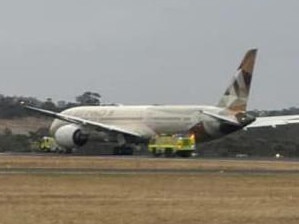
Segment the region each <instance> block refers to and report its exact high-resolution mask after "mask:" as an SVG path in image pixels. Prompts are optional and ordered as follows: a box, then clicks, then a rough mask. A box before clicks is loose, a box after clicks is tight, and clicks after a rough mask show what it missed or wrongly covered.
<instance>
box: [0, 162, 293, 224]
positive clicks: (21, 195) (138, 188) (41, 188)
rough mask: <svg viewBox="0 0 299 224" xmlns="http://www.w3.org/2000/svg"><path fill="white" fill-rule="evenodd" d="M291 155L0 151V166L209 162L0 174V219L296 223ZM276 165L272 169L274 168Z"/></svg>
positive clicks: (22, 223) (17, 223) (20, 223)
mask: <svg viewBox="0 0 299 224" xmlns="http://www.w3.org/2000/svg"><path fill="white" fill-rule="evenodd" d="M251 167H254V168H255V169H258V170H271V171H273V170H275V169H277V170H284V171H288V168H289V170H291V171H294V170H296V171H297V170H298V167H299V164H297V163H296V162H280V161H273V162H265V161H257V162H255V161H216V160H211V161H209V160H176V159H174V160H171V159H168V160H164V159H158V160H155V159H145V158H140V159H137V158H134V159H113V158H101V157H44V156H43V157H30V156H27V157H26V156H25V157H22V156H16V157H14V156H0V168H2V170H3V169H7V170H9V169H11V168H24V169H27V168H77V169H83V168H97V169H110V168H113V169H126V170H127V169H154V168H156V169H159V170H163V169H176V168H178V169H187V170H189V169H192V170H194V169H202V170H204V169H215V171H217V170H219V171H221V172H210V173H204V172H198V173H188V172H186V173H175V172H174V173H169V174H166V173H134V172H132V173H121V172H120V173H115V174H84V173H82V174H53V173H40V174H30V173H28V174H10V173H9V172H8V173H5V172H2V174H0V223H1V224H2V223H3V224H6V223H14V224H29V223H30V224H32V223H40V224H50V223H53V224H54V223H55V224H56V223H72V224H77V223H105V224H118V223H119V224H131V223H140V224H156V223H166V224H168V223H169V224H170V223H171V224H176V223H188V224H193V223H212V224H214V223H215V224H216V223H217V224H218V223H227V224H230V223H238V224H245V223H263V224H264V223H271V224H278V223H288V224H295V223H296V224H297V223H299V206H298V205H299V172H293V173H288V172H285V173H279V172H278V173H275V172H269V173H267V172H265V173H242V172H240V173H238V172H236V173H235V172H233V173H231V172H225V171H226V170H227V171H228V170H234V169H236V170H238V169H246V170H248V169H249V170H250V169H253V168H251ZM277 167H278V168H279V169H278V168H277Z"/></svg>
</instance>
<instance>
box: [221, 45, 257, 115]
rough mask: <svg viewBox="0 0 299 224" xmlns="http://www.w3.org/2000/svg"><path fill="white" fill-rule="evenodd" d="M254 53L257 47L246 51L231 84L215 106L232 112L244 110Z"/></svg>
mask: <svg viewBox="0 0 299 224" xmlns="http://www.w3.org/2000/svg"><path fill="white" fill-rule="evenodd" d="M256 54H257V49H252V50H250V51H248V52H247V53H246V55H245V56H244V58H243V60H242V62H241V64H240V66H239V68H238V71H237V73H236V75H235V76H234V78H233V81H232V83H231V85H230V86H229V87H228V88H227V90H226V91H225V93H224V96H223V97H222V98H221V100H220V101H219V103H218V105H217V106H219V107H224V108H227V109H229V110H231V111H234V112H240V111H246V107H247V99H248V96H249V91H250V84H251V79H252V73H253V69H254V62H255V58H256Z"/></svg>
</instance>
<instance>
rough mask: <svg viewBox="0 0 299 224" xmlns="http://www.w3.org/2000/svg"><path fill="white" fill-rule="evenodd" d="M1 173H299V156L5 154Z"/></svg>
mask: <svg viewBox="0 0 299 224" xmlns="http://www.w3.org/2000/svg"><path fill="white" fill-rule="evenodd" d="M0 174H2V175H5V174H44V175H138V174H143V175H144V174H148V175H158V174H169V175H176V174H181V175H188V174H192V175H196V174H199V175H200V174H220V175H226V174H236V175H238V174H240V175H273V174H299V161H298V160H295V159H285V158H284V159H283V160H276V159H272V158H270V159H265V158H263V159H261V158H258V159H253V158H241V159H240V158H226V159H223V158H190V159H182V158H151V157H146V156H129V157H124V156H72V155H67V156H65V155H56V154H43V153H42V154H41V153H39V154H32V153H21V154H20V153H2V154H0Z"/></svg>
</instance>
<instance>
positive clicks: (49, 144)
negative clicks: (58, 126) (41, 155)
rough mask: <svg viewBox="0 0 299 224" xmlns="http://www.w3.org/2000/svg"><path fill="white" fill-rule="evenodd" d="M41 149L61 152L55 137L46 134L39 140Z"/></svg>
mask: <svg viewBox="0 0 299 224" xmlns="http://www.w3.org/2000/svg"><path fill="white" fill-rule="evenodd" d="M39 149H40V150H41V151H43V152H59V147H58V145H57V143H56V141H55V139H54V138H52V137H48V136H44V137H43V138H42V139H41V140H40V142H39Z"/></svg>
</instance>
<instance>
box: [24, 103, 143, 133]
mask: <svg viewBox="0 0 299 224" xmlns="http://www.w3.org/2000/svg"><path fill="white" fill-rule="evenodd" d="M24 107H25V108H26V109H29V110H32V111H36V112H38V113H41V114H43V115H45V116H48V117H52V118H56V119H59V120H62V121H66V122H69V123H73V124H78V125H81V126H85V127H90V128H94V129H96V130H98V131H115V132H119V133H122V134H128V135H133V136H136V137H142V134H141V133H137V132H135V131H131V130H127V129H125V128H121V127H117V126H114V125H107V124H103V123H100V122H95V121H91V120H87V119H82V118H79V117H76V116H71V115H67V114H63V113H58V112H54V111H50V110H44V109H40V108H36V107H32V106H27V105H24Z"/></svg>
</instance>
